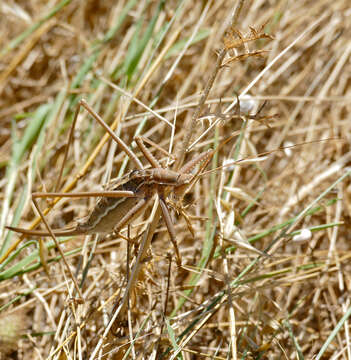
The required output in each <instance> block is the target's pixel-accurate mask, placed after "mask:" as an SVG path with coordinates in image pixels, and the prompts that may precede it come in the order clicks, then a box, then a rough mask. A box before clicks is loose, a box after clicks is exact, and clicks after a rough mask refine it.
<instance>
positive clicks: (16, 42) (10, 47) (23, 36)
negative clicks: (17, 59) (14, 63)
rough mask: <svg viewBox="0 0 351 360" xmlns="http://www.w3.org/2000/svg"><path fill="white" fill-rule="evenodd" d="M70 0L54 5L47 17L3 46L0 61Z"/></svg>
mask: <svg viewBox="0 0 351 360" xmlns="http://www.w3.org/2000/svg"><path fill="white" fill-rule="evenodd" d="M71 1H72V0H63V1H61V2H60V3H59V4H58V5H56V6H55V7H54V8H53V9H52V10H51V11H50V12H49V13H48V14H47V15H45V16H44V17H43V18H42V19H40V20H39V21H38V22H36V23H35V24H34V25H32V26H31V27H30V28H28V29H27V30H25V31H24V32H23V33H21V34H20V35H18V36H17V37H16V38H15V39H13V40H12V41H10V42H9V43H8V44H7V46H5V47H4V48H3V49H2V50H1V51H0V59H1V58H2V57H3V56H4V55H6V54H7V53H8V52H9V51H11V50H13V49H15V48H16V47H17V46H18V45H19V44H21V43H22V41H24V40H25V39H26V38H27V37H28V36H29V35H31V34H32V33H33V32H34V31H35V30H37V29H38V28H40V27H41V26H42V25H43V24H44V23H45V22H47V21H48V20H49V19H51V18H52V17H53V16H55V15H56V14H57V13H58V12H59V11H60V10H61V9H63V8H64V7H65V6H66V5H68V4H69V3H70V2H71Z"/></svg>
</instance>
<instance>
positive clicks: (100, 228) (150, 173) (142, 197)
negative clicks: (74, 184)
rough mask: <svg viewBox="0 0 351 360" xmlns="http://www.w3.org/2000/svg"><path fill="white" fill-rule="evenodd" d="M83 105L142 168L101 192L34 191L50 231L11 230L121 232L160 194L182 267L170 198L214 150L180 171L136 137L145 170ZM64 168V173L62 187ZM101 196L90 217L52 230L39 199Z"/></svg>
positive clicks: (43, 233) (47, 233) (39, 233)
mask: <svg viewBox="0 0 351 360" xmlns="http://www.w3.org/2000/svg"><path fill="white" fill-rule="evenodd" d="M80 105H81V106H83V107H85V108H86V109H87V110H88V111H89V113H90V114H91V115H93V117H94V118H95V119H96V120H97V121H98V122H99V123H100V124H101V125H102V126H103V127H104V128H105V129H106V131H107V132H108V133H109V134H110V135H111V136H112V138H113V139H114V140H115V141H116V142H117V143H118V144H119V145H120V146H121V147H122V149H123V150H124V151H125V152H126V153H127V154H128V155H129V157H130V158H131V159H132V160H133V161H134V162H135V164H136V165H137V167H138V169H136V170H133V171H131V172H130V173H128V174H127V175H125V176H123V177H122V178H120V179H117V180H115V181H112V182H110V183H109V184H108V185H107V187H106V190H105V191H101V192H81V193H58V192H52V193H33V194H32V199H33V202H34V204H35V205H36V207H37V209H38V211H39V213H40V214H41V216H42V219H43V222H44V223H45V225H46V227H47V231H41V230H27V229H22V228H18V227H12V226H7V228H8V229H9V230H12V231H15V232H19V233H22V234H24V235H33V236H52V237H54V236H74V235H89V234H107V233H117V234H118V233H119V231H120V230H121V229H122V228H123V227H125V226H126V225H128V224H130V223H131V222H132V221H133V220H134V219H135V218H136V217H138V216H139V215H140V214H141V213H142V212H143V210H144V209H145V208H146V207H147V205H148V204H149V202H150V200H151V199H152V198H153V197H154V195H157V196H158V198H159V201H160V206H161V210H162V217H163V219H164V221H165V223H166V227H167V230H168V232H169V235H170V239H171V241H172V243H173V245H174V248H175V252H176V261H177V264H178V265H179V266H181V257H180V253H179V249H178V246H177V243H176V235H175V229H174V225H173V223H172V220H171V215H170V211H169V207H168V205H167V197H168V195H169V194H170V193H171V192H172V193H173V194H175V195H176V196H181V195H183V194H184V192H185V190H186V189H187V187H188V186H189V185H190V184H191V183H192V182H193V181H194V180H195V178H196V175H193V174H192V173H191V172H192V170H193V169H194V167H195V166H196V165H197V164H199V163H201V162H206V161H208V159H209V158H210V157H211V154H212V153H213V151H211V150H210V151H206V152H204V153H201V154H200V155H198V156H196V157H195V158H194V159H193V160H191V161H189V162H188V163H186V164H185V165H184V166H183V167H182V168H181V169H180V170H179V171H178V172H176V171H172V170H170V169H165V168H162V167H161V165H160V163H159V162H158V160H157V159H156V158H155V157H154V156H153V155H152V153H151V152H150V151H149V150H148V149H147V147H146V146H145V142H146V141H145V139H144V138H142V137H136V138H135V141H136V143H137V145H138V147H139V149H140V150H141V152H142V153H143V155H144V157H145V158H146V159H147V160H148V162H149V164H150V165H151V168H147V169H145V168H144V167H143V166H142V165H141V162H140V161H139V160H138V158H137V157H136V155H135V154H134V153H133V152H132V151H131V150H130V149H129V148H128V147H127V145H125V144H124V142H123V141H122V140H121V139H120V138H119V137H117V136H116V135H115V134H114V133H113V131H112V130H111V129H110V128H109V127H108V125H107V124H106V123H105V122H104V121H103V120H102V119H101V118H100V117H99V115H98V114H96V113H95V112H94V111H93V110H92V109H91V108H90V106H89V105H88V104H87V103H86V102H85V101H84V100H81V101H80ZM78 111H79V108H78V110H77V112H76V116H75V118H74V120H73V123H72V127H71V132H70V136H69V140H68V144H67V147H66V152H65V157H64V159H65V158H66V157H67V153H68V148H69V145H70V142H71V138H72V133H73V129H74V126H75V123H76V118H77V116H78ZM61 174H62V169H61V172H60V176H59V180H58V184H57V186H56V188H58V185H59V182H60V177H61ZM60 196H61V197H92V196H95V197H99V200H98V201H97V203H96V205H95V207H94V208H93V210H92V211H91V212H90V214H88V215H87V216H86V217H84V218H82V219H80V220H78V221H77V223H76V225H75V226H72V227H69V228H64V229H55V230H52V229H51V228H50V227H49V226H48V225H47V223H46V220H45V218H44V216H43V215H42V213H41V211H40V210H39V208H38V206H37V203H36V199H37V198H49V197H60Z"/></svg>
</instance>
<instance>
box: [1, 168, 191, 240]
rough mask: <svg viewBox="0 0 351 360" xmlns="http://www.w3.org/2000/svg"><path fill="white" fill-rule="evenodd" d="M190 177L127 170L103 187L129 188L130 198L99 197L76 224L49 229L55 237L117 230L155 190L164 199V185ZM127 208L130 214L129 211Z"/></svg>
mask: <svg viewBox="0 0 351 360" xmlns="http://www.w3.org/2000/svg"><path fill="white" fill-rule="evenodd" d="M192 177H193V176H192V175H191V174H180V173H177V172H175V171H172V170H168V169H163V168H155V169H145V170H134V171H131V172H130V173H129V174H127V175H125V176H123V177H122V178H120V179H117V180H112V181H111V182H110V183H108V184H107V186H106V190H109V191H116V192H118V191H132V192H133V193H134V194H135V196H134V197H123V198H115V197H101V198H99V200H98V201H97V203H96V205H95V206H94V208H93V209H92V211H91V212H90V214H89V215H87V216H85V217H83V218H81V219H78V220H77V225H76V226H73V227H69V228H65V229H54V230H53V232H54V234H55V235H57V236H74V235H91V234H108V233H112V232H114V231H119V230H120V229H121V228H122V227H123V226H125V225H127V224H128V223H130V222H131V221H133V220H134V219H135V218H136V217H138V216H139V214H140V213H141V212H142V211H143V210H144V209H145V207H146V206H147V204H148V201H149V200H150V199H151V198H152V196H153V195H154V194H155V193H157V194H158V195H159V196H160V197H162V198H165V197H166V193H167V191H166V189H167V188H169V187H175V188H177V187H182V186H184V185H187V184H189V183H190V181H191V179H192ZM131 209H133V213H130V210H131ZM8 229H10V230H13V231H16V232H20V233H22V234H27V235H37V236H50V233H48V232H47V231H41V230H26V229H22V228H16V227H10V226H8Z"/></svg>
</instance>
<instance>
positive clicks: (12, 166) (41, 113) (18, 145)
mask: <svg viewBox="0 0 351 360" xmlns="http://www.w3.org/2000/svg"><path fill="white" fill-rule="evenodd" d="M49 109H50V105H42V106H40V107H39V108H38V110H37V111H36V113H35V115H34V117H33V118H32V119H31V121H30V122H29V123H28V126H27V128H26V130H25V132H24V134H23V137H22V139H21V140H19V141H16V140H14V143H13V148H12V149H13V150H12V157H11V159H10V163H9V166H8V167H7V169H6V178H7V186H6V189H5V196H4V202H3V207H2V213H1V220H0V239H1V238H2V234H3V231H4V226H5V223H6V221H7V215H8V211H9V206H10V202H11V199H12V196H13V191H14V188H15V185H16V181H17V179H18V168H19V164H20V162H21V160H22V158H23V156H24V154H25V152H26V151H27V150H28V149H29V148H30V147H31V145H32V144H33V142H34V141H35V140H36V139H37V137H38V135H39V133H40V130H41V128H42V126H43V124H44V122H45V119H46V115H47V113H48V111H49ZM4 245H5V243H4V241H2V244H1V251H0V255H2V254H3V252H4V250H5V247H4Z"/></svg>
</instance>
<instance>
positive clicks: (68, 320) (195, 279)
mask: <svg viewBox="0 0 351 360" xmlns="http://www.w3.org/2000/svg"><path fill="white" fill-rule="evenodd" d="M181 4H182V5H181V6H180V8H179V9H178V10H177V6H178V5H177V4H176V2H172V1H166V4H165V6H164V7H163V6H160V5H159V3H158V2H147V1H129V2H127V1H117V2H116V1H104V2H96V1H86V2H79V1H69V0H66V1H62V2H59V1H58V0H57V1H54V2H50V4H49V5H48V4H47V2H45V1H39V2H38V1H26V2H24V1H23V2H17V3H15V2H13V1H8V0H5V1H3V2H2V3H1V4H0V17H1V21H0V34H1V37H0V93H1V97H0V121H1V128H0V179H1V180H0V188H1V193H0V196H1V200H2V201H1V202H2V205H1V218H0V239H1V250H0V256H1V265H0V280H1V284H0V287H1V300H0V306H1V307H0V309H1V313H0V347H1V349H0V359H6V358H11V359H15V358H18V359H33V358H35V359H37V358H38V359H40V358H42V359H44V358H52V359H65V358H72V359H73V358H77V359H89V358H91V359H93V358H94V359H95V358H99V357H100V358H104V359H105V358H111V359H122V358H128V359H129V358H131V359H156V358H157V359H158V358H160V359H161V358H163V359H170V358H172V359H173V358H175V357H177V356H179V358H181V356H182V358H183V359H203V358H204V359H205V358H211V359H229V358H230V359H303V358H305V359H311V358H313V357H314V356H316V357H317V358H318V359H331V358H332V359H338V358H342V359H351V344H350V338H349V331H350V325H349V319H348V317H349V315H350V312H351V311H350V296H349V291H350V275H349V274H350V271H351V266H350V260H349V258H350V254H351V253H350V236H349V219H350V216H351V206H350V200H351V190H350V189H351V187H350V180H349V175H350V170H349V168H348V164H349V162H350V160H351V152H350V147H349V141H350V135H349V134H350V127H351V123H350V117H349V113H350V110H351V95H350V94H351V92H350V85H351V78H350V74H351V64H350V52H351V43H350V40H349V39H350V37H351V26H350V18H351V7H350V4H349V2H348V1H347V0H335V1H333V2H330V1H325V0H318V1H306V0H296V1H294V2H279V1H271V2H265V1H258V0H255V1H246V2H244V6H243V8H242V11H241V13H240V16H239V17H238V19H237V20H236V23H235V29H237V30H240V32H241V34H242V35H243V36H244V37H246V38H247V37H249V36H250V26H253V27H254V28H255V29H259V28H260V27H261V26H262V25H265V27H264V32H265V33H267V34H269V35H272V36H273V37H274V39H269V38H262V39H260V40H256V41H250V42H247V43H245V45H241V46H238V47H236V49H235V50H234V51H235V52H236V54H235V53H233V50H230V51H225V53H224V60H223V61H225V62H226V63H227V66H225V67H222V68H218V67H217V68H216V61H218V56H221V54H222V53H223V39H224V37H225V33H226V32H227V36H226V37H225V39H226V40H225V44H226V46H227V47H230V44H232V43H233V42H234V41H238V39H240V34H238V33H237V32H236V31H232V32H231V31H230V28H229V26H228V25H229V24H230V22H231V21H232V14H233V9H234V8H235V5H236V2H234V1H226V0H223V1H221V0H219V1H207V2H200V1H197V2H194V1H185V2H181ZM55 6H57V8H55ZM128 7H129V8H128ZM48 14H49V16H47V15H48ZM170 22H171V23H170ZM228 31H229V35H228ZM251 35H252V32H251ZM18 36H20V37H19V38H17V37H18ZM14 39H16V42H13V40H14ZM189 40H192V41H191V42H190V41H189ZM239 44H240V41H239ZM261 50H270V51H269V52H261ZM248 51H250V52H252V54H251V55H252V56H247V55H245V54H247V52H248ZM243 54H244V56H239V57H238V58H236V59H235V60H233V61H229V62H228V59H229V57H230V56H232V57H233V56H234V55H243ZM217 70H218V73H217V74H216V71H217ZM215 74H216V78H215V81H214V83H213V86H211V89H210V88H209V87H206V84H207V82H208V81H209V79H211V76H212V77H214V75H215ZM104 79H109V80H110V81H112V82H114V83H115V84H116V85H118V86H120V87H121V88H123V89H124V90H125V91H127V92H128V93H130V94H133V96H135V97H136V98H137V99H138V100H140V101H141V102H142V103H143V104H145V105H147V106H149V107H151V108H152V109H153V110H154V111H156V112H158V113H159V114H160V115H162V116H163V117H165V118H166V119H167V120H168V121H170V122H171V123H173V122H174V121H176V126H175V132H174V139H173V135H172V131H171V127H170V126H169V125H167V124H166V123H165V122H163V121H161V120H160V119H159V118H157V117H155V116H154V115H152V114H150V113H149V112H148V111H146V112H145V109H144V108H143V107H142V106H140V105H138V104H136V103H135V102H133V101H132V102H131V101H130V99H129V98H128V97H126V96H121V94H120V92H118V91H117V90H116V89H114V88H112V87H111V86H109V85H108V84H107V82H106V81H105V80H104ZM205 89H208V90H210V91H209V94H208V96H207V95H206V92H205V96H203V99H204V100H205V98H207V101H208V102H209V103H211V104H212V105H210V106H209V107H208V106H207V105H205V106H204V107H203V108H202V109H200V108H199V107H197V104H198V103H199V100H200V98H201V96H202V95H203V94H204V91H205ZM236 93H238V94H239V95H241V102H240V103H241V107H242V108H243V107H244V106H247V104H248V102H247V100H245V99H244V97H243V96H242V95H243V94H244V93H249V94H251V95H252V97H253V100H254V101H253V105H254V106H253V108H252V110H250V113H251V114H255V112H256V111H257V110H258V108H259V107H260V105H262V103H263V101H264V100H267V104H266V106H265V107H264V108H263V109H262V111H261V112H260V113H259V114H258V115H257V116H256V119H250V118H249V117H248V116H246V117H245V116H242V118H241V119H240V118H239V116H238V113H237V112H233V110H230V109H233V106H234V104H235V102H236ZM82 97H84V98H85V99H86V100H87V102H88V103H89V104H90V105H91V106H93V107H94V109H95V110H96V111H97V112H98V113H99V114H100V115H101V117H102V118H103V119H104V120H105V121H106V122H107V123H108V124H110V125H111V126H112V127H117V132H118V133H119V134H120V136H121V138H122V139H123V140H124V141H125V142H126V143H127V144H130V143H131V142H132V140H133V137H134V136H135V135H136V134H143V135H144V136H147V137H148V138H150V139H151V140H152V141H154V142H156V143H157V144H159V145H160V146H161V147H162V148H164V149H165V150H167V151H171V152H172V153H173V154H174V155H176V156H177V160H176V162H177V163H176V165H179V164H180V162H182V161H183V155H186V159H190V158H191V157H193V156H194V155H195V154H197V153H199V152H201V151H204V150H206V149H207V148H208V146H212V147H213V146H216V144H218V143H220V142H221V140H222V139H225V138H227V137H228V136H229V135H231V134H237V137H235V138H234V139H233V140H232V141H230V142H228V143H227V144H225V146H223V148H222V149H221V150H220V151H219V153H218V154H217V155H216V156H215V157H214V159H213V160H212V161H211V164H210V166H208V169H210V168H211V167H212V168H213V169H214V168H217V167H219V166H221V165H222V164H223V162H225V161H228V159H229V161H231V162H232V161H234V160H238V159H246V158H251V159H252V158H254V160H255V161H253V160H252V161H250V162H243V163H242V164H240V165H239V164H237V165H236V166H227V167H226V168H225V170H223V171H222V170H218V171H216V172H210V173H209V175H207V176H202V177H201V179H199V181H198V182H197V183H196V185H195V186H194V188H193V189H192V191H191V192H190V193H189V194H188V195H187V196H186V197H185V199H184V205H187V209H186V211H187V213H188V214H190V215H192V216H193V217H192V218H191V223H192V226H193V228H194V230H195V236H194V238H192V236H191V234H190V232H189V230H188V228H187V225H186V222H185V221H184V218H183V217H181V216H178V215H177V214H174V222H175V226H176V232H177V241H178V244H179V248H180V252H181V255H182V259H183V267H182V268H177V266H176V265H175V263H174V261H173V262H172V269H171V271H170V272H169V258H168V254H174V250H173V248H172V244H171V242H170V241H169V235H168V233H167V231H166V228H165V225H164V223H163V221H160V223H159V224H158V218H156V219H152V218H150V214H151V208H149V209H148V210H146V211H145V213H144V214H143V216H141V217H140V218H139V219H138V220H136V221H134V222H133V223H132V224H131V225H132V228H131V231H132V234H135V233H136V232H138V231H139V232H141V231H142V229H144V230H145V222H146V224H147V223H150V222H151V223H152V225H155V226H156V225H158V227H157V229H156V231H155V233H152V232H151V230H150V228H149V232H148V234H149V237H150V241H151V240H152V243H151V246H150V247H148V248H146V250H145V251H146V255H147V257H146V258H145V259H144V260H143V261H142V262H141V263H139V267H138V274H137V281H136V282H135V283H133V284H132V286H131V287H130V288H129V287H128V286H127V282H128V279H130V276H132V275H131V274H130V273H129V275H127V268H128V267H129V268H130V269H134V268H135V263H136V256H137V254H138V251H139V254H140V251H141V248H140V247H141V245H140V246H139V249H138V247H136V246H131V247H130V249H129V250H128V261H127V247H128V246H127V242H126V241H124V240H121V239H119V238H118V239H112V238H109V237H107V238H106V237H105V238H103V237H102V236H101V237H99V238H95V237H83V236H77V237H74V238H70V239H67V238H66V239H62V243H61V246H62V249H63V250H64V251H65V253H66V254H67V255H66V259H67V261H68V263H69V265H70V267H71V269H72V271H73V273H74V274H76V276H77V279H78V282H79V283H81V282H82V283H83V285H82V288H81V291H82V294H83V298H84V303H83V304H79V303H77V302H74V301H72V298H73V297H76V296H77V295H76V292H75V289H74V286H73V283H72V280H71V279H70V278H69V276H68V272H67V269H66V268H65V267H64V265H63V262H62V260H60V259H59V257H58V254H59V253H58V251H57V249H55V247H54V245H53V241H52V240H51V239H50V238H47V239H45V243H44V244H42V246H41V249H43V248H46V249H47V254H44V255H43V256H42V257H41V259H42V260H43V259H46V260H47V261H48V264H47V266H48V269H49V272H50V276H49V277H48V276H47V275H46V273H45V272H44V269H43V266H42V264H41V262H40V257H39V254H38V242H37V241H38V239H37V238H35V237H31V238H26V239H22V238H19V236H18V235H17V234H15V233H9V232H8V231H7V230H6V229H5V228H4V226H5V225H11V224H12V225H15V226H16V225H17V224H19V226H21V227H26V228H29V227H33V226H34V225H36V224H38V222H39V221H38V220H36V219H37V218H36V215H35V212H34V211H33V206H32V204H31V201H30V194H31V193H32V192H34V191H54V186H55V181H56V179H57V177H58V172H59V168H60V166H61V163H62V159H63V154H64V145H65V142H66V140H67V135H68V130H69V127H70V124H71V121H72V116H73V113H74V111H75V108H76V104H77V101H78V99H79V98H82ZM219 99H221V103H222V104H221V106H217V105H216V104H218V102H219ZM230 105H231V108H230V107H229V106H230ZM234 108H235V107H234ZM228 111H229V113H230V112H231V113H232V114H233V116H232V117H230V116H228V115H224V114H225V112H227V114H228ZM194 114H195V115H194ZM209 114H212V115H213V114H214V116H210V119H207V118H206V115H209ZM242 115H245V114H244V110H242ZM273 115H277V116H273ZM199 117H201V120H199V119H198V118H199ZM263 117H264V119H263ZM192 121H193V125H194V126H193V127H192V125H191V124H192ZM211 123H212V124H213V123H215V125H214V126H213V127H212V128H211V129H210V130H209V131H208V132H206V133H205V131H206V129H208V128H209V126H210V124H211ZM268 125H269V126H268ZM203 133H205V135H204V136H203V137H202V138H201V139H200V140H199V141H198V142H197V143H196V145H194V146H193V147H192V151H191V152H190V153H189V154H183V153H184V150H185V148H186V147H187V146H185V144H184V141H186V140H184V139H187V136H188V135H191V139H189V141H190V143H192V142H193V141H195V140H196V139H198V138H199V137H200V136H201V134H203ZM330 138H338V139H339V140H328V141H320V142H315V140H321V139H330ZM101 139H102V140H101ZM106 140H107V136H104V131H103V130H102V128H101V127H100V126H99V125H98V124H97V123H96V122H95V121H93V120H92V119H91V118H90V117H89V116H88V114H87V113H86V112H84V111H81V115H80V117H79V120H78V126H77V130H76V132H75V137H74V143H73V146H72V148H71V150H70V154H69V157H68V159H67V161H66V163H65V168H64V181H63V183H64V184H63V186H62V188H63V189H64V191H93V190H98V189H101V185H102V184H104V183H106V182H107V181H108V179H109V178H110V177H116V176H121V175H122V174H124V173H126V172H127V171H129V170H131V169H133V164H131V163H130V162H127V161H126V159H125V155H124V154H123V153H121V151H120V150H119V149H118V147H117V148H116V146H115V145H114V143H113V142H111V141H106ZM171 140H172V141H171ZM101 141H103V142H104V143H102V142H101ZM304 142H311V143H309V144H305V145H300V146H296V147H293V148H289V149H286V150H285V151H275V152H272V153H271V154H270V155H268V156H267V158H266V159H265V160H264V161H263V159H262V158H259V156H258V155H257V154H260V153H262V152H266V151H270V150H274V149H277V148H279V147H282V146H288V145H291V144H301V143H304ZM170 144H171V145H172V146H173V147H172V148H171V149H170ZM154 153H155V155H156V156H157V157H158V158H159V159H164V160H166V159H165V155H164V154H162V153H160V152H159V151H158V150H155V151H154ZM138 155H139V154H138ZM142 161H143V162H144V164H145V161H144V160H142ZM95 201H96V199H93V198H92V199H81V200H76V199H62V200H60V201H59V202H58V204H56V205H55V206H54V207H53V209H52V210H51V211H50V212H49V213H48V214H47V215H46V218H47V220H48V222H49V223H50V225H51V226H52V228H62V227H65V226H66V225H67V224H70V223H71V222H74V220H75V219H77V218H79V217H82V216H84V215H86V214H87V211H88V209H90V208H91V207H92V206H94V204H95ZM40 206H41V208H42V209H44V208H46V207H48V206H50V203H49V202H45V201H42V202H40ZM156 212H157V210H156ZM39 227H43V225H39ZM151 227H152V226H151ZM303 229H305V231H304V233H303V234H304V235H305V236H298V234H299V232H300V231H301V230H303ZM306 229H309V230H311V232H309V231H306ZM146 231H147V230H146ZM144 238H145V237H143V236H141V240H140V241H142V239H144ZM60 240H61V239H60ZM249 242H250V243H251V246H254V247H255V248H256V249H259V250H261V251H263V250H265V251H268V253H269V254H270V256H269V257H267V256H260V255H257V253H255V252H254V251H253V249H251V250H250V249H249V247H250V245H249ZM126 289H130V291H129V306H128V307H123V308H122V309H121V308H119V306H121V304H122V303H123V296H124V295H125V293H126V291H127V290H126ZM165 308H166V310H165ZM117 310H118V311H119V313H118V316H117V319H116V321H114V322H113V324H112V329H111V330H110V331H107V330H106V329H109V326H110V325H111V318H113V316H114V315H115V314H116V311H117ZM4 329H5V330H4ZM177 354H178V355H177Z"/></svg>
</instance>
